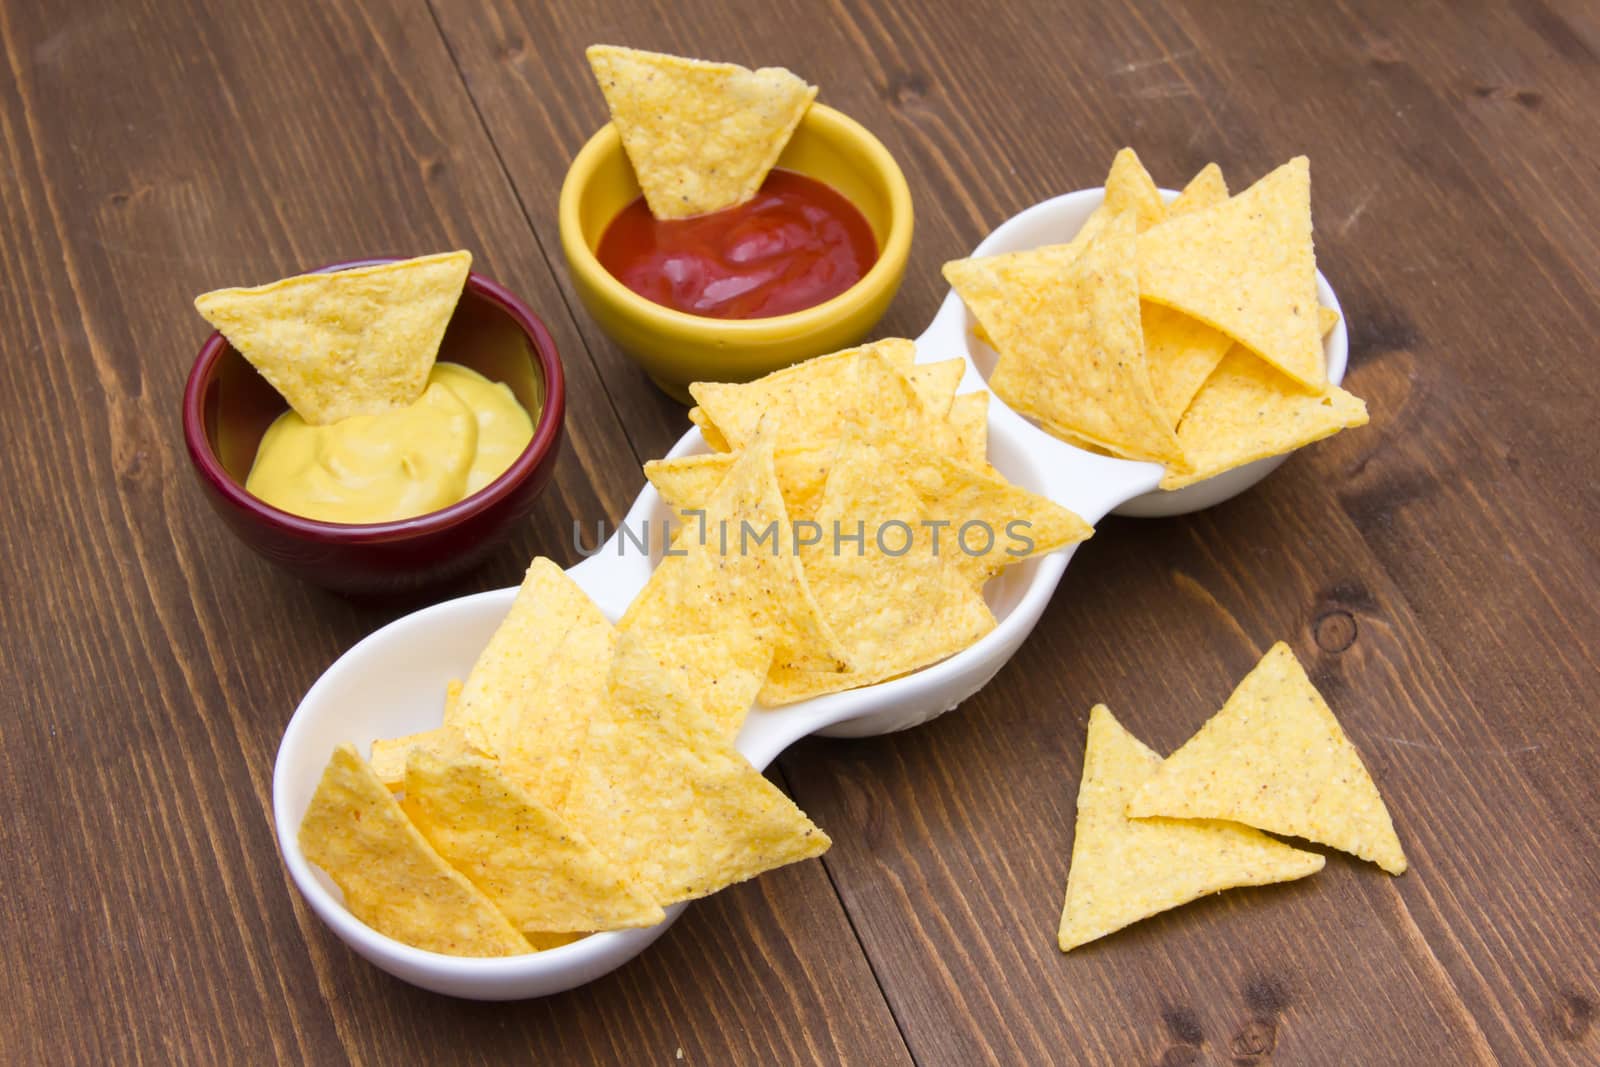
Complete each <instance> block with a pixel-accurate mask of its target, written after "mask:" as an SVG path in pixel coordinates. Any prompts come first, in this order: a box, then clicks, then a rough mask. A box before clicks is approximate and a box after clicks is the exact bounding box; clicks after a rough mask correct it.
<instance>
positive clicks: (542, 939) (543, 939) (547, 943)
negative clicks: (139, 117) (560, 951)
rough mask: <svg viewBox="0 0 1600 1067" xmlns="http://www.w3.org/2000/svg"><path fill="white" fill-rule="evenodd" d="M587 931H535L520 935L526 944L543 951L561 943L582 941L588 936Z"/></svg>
mask: <svg viewBox="0 0 1600 1067" xmlns="http://www.w3.org/2000/svg"><path fill="white" fill-rule="evenodd" d="M589 933H590V931H584V932H582V933H566V934H552V933H547V932H545V931H539V932H537V933H525V934H523V935H522V936H524V937H526V938H527V939H528V944H530V945H532V946H533V947H534V949H535V950H536V951H539V952H545V951H548V950H549V949H553V948H560V947H561V946H562V945H570V944H572V943H573V942H574V941H582V940H583V939H584V938H586V937H588V936H589Z"/></svg>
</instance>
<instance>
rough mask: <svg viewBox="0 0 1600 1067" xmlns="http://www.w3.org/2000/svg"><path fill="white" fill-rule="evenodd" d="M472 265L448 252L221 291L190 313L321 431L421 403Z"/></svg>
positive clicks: (200, 300)
mask: <svg viewBox="0 0 1600 1067" xmlns="http://www.w3.org/2000/svg"><path fill="white" fill-rule="evenodd" d="M471 267H472V255H471V254H470V253H468V252H446V253H444V254H442V255H436V256H423V257H421V258H420V259H407V260H403V261H401V262H399V263H383V264H380V265H378V266H375V267H357V268H354V269H352V270H341V271H331V272H327V273H323V274H301V275H299V276H297V277H294V278H285V279H283V280H282V281H276V282H273V283H272V284H270V285H262V286H257V287H255V288H253V289H218V290H216V291H215V292H211V293H205V294H203V295H201V296H199V297H196V298H195V302H194V306H195V308H196V309H197V310H198V311H199V312H200V314H202V315H204V316H205V318H206V321H207V322H209V323H211V325H213V326H215V327H216V328H217V329H218V330H221V331H222V334H223V336H224V337H226V338H227V339H228V341H229V342H230V343H231V344H232V345H233V346H234V347H235V348H237V349H238V350H239V352H240V353H241V354H242V355H243V356H244V358H245V359H247V360H249V361H250V364H251V366H253V367H255V369H256V370H258V371H260V372H261V376H262V377H263V378H265V379H266V380H267V381H268V382H270V383H271V384H272V387H273V388H274V389H276V390H277V391H278V392H279V393H281V394H283V398H284V399H285V400H287V401H288V402H289V406H290V407H292V408H294V410H295V411H296V412H298V413H299V415H300V417H301V418H303V419H305V420H306V421H307V422H309V423H311V424H312V425H313V426H322V425H326V424H328V423H330V422H337V421H339V420H340V419H343V418H348V417H349V416H351V415H377V414H379V413H381V412H385V411H391V410H394V409H396V408H402V407H405V406H407V405H408V404H412V403H415V402H416V400H417V398H418V397H420V396H421V395H422V391H423V389H425V388H426V387H427V384H428V372H429V371H431V370H432V369H433V361H434V358H435V357H436V356H437V355H438V353H439V342H440V340H441V339H443V337H444V330H445V327H446V326H447V325H448V324H449V322H450V316H451V315H452V314H454V313H455V308H456V301H458V300H459V299H460V298H461V287H462V286H463V285H465V284H466V281H467V272H468V271H469V270H470V269H471Z"/></svg>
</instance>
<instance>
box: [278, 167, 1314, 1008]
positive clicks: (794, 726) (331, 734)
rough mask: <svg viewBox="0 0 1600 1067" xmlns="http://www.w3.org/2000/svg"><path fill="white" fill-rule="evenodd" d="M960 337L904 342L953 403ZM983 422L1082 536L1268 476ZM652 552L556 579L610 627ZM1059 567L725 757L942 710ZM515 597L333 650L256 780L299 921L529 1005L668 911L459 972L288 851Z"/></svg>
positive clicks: (974, 364) (673, 913)
mask: <svg viewBox="0 0 1600 1067" xmlns="http://www.w3.org/2000/svg"><path fill="white" fill-rule="evenodd" d="M1165 195H1167V196H1168V197H1169V198H1170V197H1171V196H1172V195H1174V194H1171V193H1167V194H1165ZM1101 198H1102V193H1101V191H1100V190H1099V189H1093V190H1085V191H1082V192H1077V193H1068V194H1066V195H1065V196H1060V197H1056V198H1055V199H1053V200H1048V201H1045V202H1044V203H1042V204H1039V205H1036V206H1035V207H1032V208H1029V209H1028V210H1027V211H1024V212H1022V213H1021V214H1020V215H1017V216H1016V217H1014V218H1012V219H1010V220H1009V221H1007V222H1006V223H1004V224H1002V225H1001V226H1000V227H999V228H998V229H996V230H995V231H994V233H992V234H990V236H989V237H988V238H987V239H986V240H985V241H984V242H983V243H982V244H980V245H979V246H978V248H977V250H976V251H975V253H974V254H975V255H989V254H993V253H999V252H1008V251H1015V250H1018V249H1023V248H1031V247H1035V246H1038V245H1041V244H1049V243H1054V242H1060V241H1065V240H1068V239H1070V238H1071V237H1072V235H1073V234H1075V233H1076V232H1077V230H1078V227H1079V226H1081V225H1082V224H1083V222H1084V220H1085V219H1087V218H1088V216H1089V213H1090V212H1091V211H1093V210H1094V208H1095V207H1096V206H1098V205H1099V203H1100V201H1101ZM1317 285H1318V291H1319V294H1320V296H1321V298H1322V300H1323V302H1324V303H1326V304H1328V305H1329V306H1330V307H1334V308H1337V307H1338V303H1337V301H1336V300H1335V299H1334V296H1333V292H1332V290H1331V289H1329V288H1328V285H1327V283H1326V282H1325V281H1324V280H1323V279H1322V277H1321V276H1320V275H1318V278H1317ZM972 325H973V324H972V322H971V320H970V319H969V317H968V315H967V312H966V309H965V307H964V306H963V305H962V304H961V301H960V299H959V298H958V297H956V295H955V294H954V293H951V294H950V295H949V296H948V297H947V298H946V299H945V302H944V304H943V305H942V306H941V307H940V309H939V312H938V314H937V315H936V316H935V317H934V320H933V322H932V323H931V324H930V325H929V327H928V329H927V330H926V331H924V333H923V335H922V336H921V337H920V338H918V341H917V359H918V360H919V361H921V362H932V361H935V360H941V359H949V358H952V357H960V358H962V359H964V360H966V362H967V373H966V377H965V378H964V379H963V381H962V385H961V389H962V391H964V392H965V391H970V390H973V389H978V388H983V386H984V376H985V375H986V374H987V372H988V371H989V370H991V369H992V368H993V365H994V353H993V352H991V351H989V350H988V349H987V348H985V347H984V346H982V345H981V344H979V343H978V342H977V341H975V340H974V339H973V337H972ZM1345 346H1346V340H1345V330H1344V325H1343V322H1342V321H1341V323H1340V325H1339V327H1338V328H1337V329H1336V330H1335V331H1334V332H1333V333H1332V334H1331V335H1330V336H1329V339H1328V370H1329V375H1330V377H1331V378H1332V379H1333V380H1334V381H1336V382H1337V381H1339V380H1340V379H1341V378H1342V377H1343V373H1344V367H1345V356H1346V347H1345ZM989 410H990V415H989V458H990V461H991V462H992V463H993V464H994V465H995V466H996V467H997V468H998V469H999V470H1000V471H1001V472H1002V473H1003V474H1005V476H1006V477H1007V478H1009V479H1010V480H1011V481H1013V482H1015V483H1017V484H1019V485H1023V486H1026V487H1027V488H1029V489H1032V490H1034V491H1036V492H1039V493H1042V494H1044V495H1046V496H1048V497H1050V498H1051V499H1053V500H1055V501H1057V502H1058V503H1060V504H1062V505H1064V506H1066V507H1068V508H1071V509H1072V510H1073V511H1075V512H1077V513H1078V514H1079V515H1081V516H1083V518H1084V519H1086V520H1087V521H1089V522H1091V523H1097V522H1099V520H1100V519H1101V518H1103V517H1104V516H1105V515H1106V514H1107V513H1108V512H1110V511H1112V510H1113V509H1116V510H1118V511H1119V512H1121V513H1124V514H1135V515H1170V514H1178V513H1180V512H1184V511H1192V510H1195V509H1197V508H1203V507H1208V506H1210V505H1212V504H1215V503H1218V502H1220V501H1221V500H1224V499H1226V498H1227V497H1229V496H1232V495H1234V494H1235V493H1238V492H1241V491H1243V490H1244V489H1246V488H1248V487H1249V486H1251V485H1253V484H1254V483H1255V482H1257V481H1259V480H1260V479H1261V478H1262V477H1265V476H1266V474H1267V473H1269V472H1270V471H1271V469H1272V468H1273V467H1274V466H1276V465H1277V464H1278V463H1279V462H1280V461H1281V458H1273V459H1269V460H1263V461H1261V462H1259V463H1254V464H1251V465H1249V466H1247V467H1242V468H1240V469H1238V470H1237V471H1232V472H1229V473H1228V474H1224V475H1221V476H1219V477H1217V478H1213V479H1210V480H1208V481H1206V482H1201V483H1198V484H1196V485H1194V486H1191V487H1189V488H1187V489H1183V490H1180V491H1178V492H1175V493H1161V492H1159V491H1157V490H1156V485H1157V483H1158V482H1159V481H1160V479H1161V468H1160V467H1158V466H1156V465H1155V464H1151V463H1135V462H1130V461H1127V460H1119V459H1110V458H1107V457H1104V456H1098V455H1094V454H1092V453H1089V452H1085V451H1083V450H1082V449H1078V448H1074V447H1072V446H1071V445H1068V444H1065V443H1064V442H1062V441H1059V440H1057V439H1056V438H1054V437H1051V436H1050V435H1048V434H1046V433H1045V432H1044V431H1042V430H1040V429H1039V428H1037V427H1036V426H1034V425H1033V424H1031V423H1030V422H1028V421H1027V420H1026V419H1024V418H1022V417H1021V416H1019V415H1018V414H1016V412H1014V411H1012V410H1011V409H1010V408H1008V407H1007V406H1006V405H1005V404H1004V403H1002V402H1000V401H999V399H998V398H995V399H993V400H992V401H991V403H990V409H989ZM706 450H707V448H706V445H705V441H704V439H703V438H702V437H701V436H700V432H699V430H690V432H689V433H687V434H685V435H684V437H683V438H682V439H681V440H680V441H679V442H678V443H677V445H676V446H675V447H674V448H673V449H672V451H671V452H670V453H669V455H671V456H682V455H689V454H693V453H696V452H704V451H706ZM666 518H668V510H667V508H666V505H665V504H664V503H663V502H662V500H661V498H660V496H659V495H658V494H657V493H656V492H655V490H654V489H653V488H651V487H650V486H648V485H646V486H645V488H644V491H643V492H642V493H640V495H639V498H638V499H637V500H636V501H635V502H634V504H633V507H632V508H631V509H629V512H628V516H627V518H626V520H625V523H626V525H627V526H628V528H630V529H633V530H640V529H643V528H644V524H645V523H646V521H649V522H650V528H651V529H653V530H659V529H661V523H662V522H663V521H664V520H665V519H666ZM652 547H653V548H654V550H655V551H654V552H653V553H651V554H646V553H643V552H640V551H638V550H637V549H636V548H635V547H634V546H633V545H632V544H627V545H624V544H623V543H622V542H621V541H619V539H617V538H615V537H614V538H612V540H611V541H609V542H608V543H607V544H606V545H605V546H604V547H603V548H602V549H601V550H600V552H598V553H597V554H596V555H594V556H592V557H590V558H589V559H587V560H585V561H584V562H582V563H580V564H578V565H577V566H576V567H573V568H572V570H571V572H570V573H571V575H572V577H573V578H574V580H576V581H577V582H578V584H579V585H581V586H582V587H583V588H584V589H585V590H586V591H587V592H588V593H589V595H590V596H592V597H593V598H594V599H595V601H596V603H598V604H599V605H600V607H601V609H602V610H603V611H604V612H605V613H606V614H607V615H608V616H609V617H611V618H612V619H616V618H618V617H619V616H620V615H621V614H622V611H623V609H624V608H626V607H627V605H628V603H629V601H631V600H632V599H633V597H634V595H635V594H636V593H637V592H638V591H639V589H640V588H641V587H642V586H643V585H644V582H645V579H646V578H648V577H649V575H650V572H651V570H652V569H653V567H654V565H655V562H656V559H657V556H658V554H659V551H660V547H661V546H660V545H659V544H655V545H653V546H652ZM624 549H626V550H624ZM1072 555H1073V550H1072V549H1067V550H1064V551H1061V552H1057V553H1053V554H1051V555H1047V556H1042V557H1036V558H1034V559H1030V560H1028V561H1026V562H1024V563H1022V564H1019V565H1018V566H1015V567H1012V568H1010V569H1009V570H1007V571H1006V572H1005V573H1004V574H1003V575H1001V576H1000V577H999V578H997V579H995V580H993V581H991V582H990V583H989V585H988V587H987V588H986V589H985V596H986V598H987V599H988V601H989V604H990V607H991V608H992V609H993V610H994V614H995V618H996V620H997V622H998V625H996V627H995V628H994V630H993V631H991V632H990V633H989V634H988V635H987V636H985V637H984V638H983V639H982V640H981V641H979V642H978V643H977V644H975V645H973V646H972V647H970V648H967V649H965V650H963V651H961V652H959V653H957V654H956V655H954V656H952V657H950V658H949V659H947V660H944V661H943V662H940V663H936V664H934V665H933V666H931V667H927V668H925V669H923V670H920V671H918V672H916V673H915V674H911V675H907V676H906V677H903V678H897V679H894V680H892V681H889V682H884V683H882V684H879V685H875V686H870V687H868V688H865V689H856V690H852V691H850V692H845V693H835V694H832V695H829V696H824V697H819V698H817V699H815V700H809V701H805V702H803V703H800V704H794V705H791V706H789V707H786V708H780V709H775V710H765V709H760V708H757V709H753V710H752V711H751V712H750V715H749V717H748V718H747V719H746V721H745V725H744V728H743V730H742V731H741V732H740V734H739V738H738V747H739V750H740V751H741V752H743V753H744V755H745V756H746V757H747V758H748V759H749V760H750V762H751V763H752V764H754V765H755V766H756V767H758V768H764V767H766V766H767V764H769V763H770V762H771V761H772V760H773V759H774V758H775V757H776V756H777V755H778V753H780V752H782V751H783V750H784V749H785V748H787V747H788V746H789V745H790V744H792V743H793V742H795V741H797V740H798V739H800V738H802V737H805V736H807V735H808V734H814V733H822V734H827V735H830V736H835V737H866V736H870V735H873V734H881V733H888V732H890V731H893V730H903V729H906V728H907V727H911V726H915V725H917V724H919V723H922V722H926V721H927V720H929V719H931V718H934V717H935V716H938V715H940V714H943V713H944V712H946V711H950V710H952V709H953V708H955V707H956V706H957V705H958V704H960V703H961V702H962V701H963V700H965V699H966V698H967V697H969V696H971V695H972V694H973V693H975V692H977V691H978V690H979V689H980V688H982V687H983V686H984V685H985V684H987V683H988V681H989V679H991V678H993V677H994V675H995V673H996V672H998V671H999V670H1000V668H1001V667H1003V666H1004V665H1005V664H1006V661H1008V660H1009V659H1010V658H1011V656H1012V654H1013V653H1015V652H1016V650H1017V648H1018V647H1019V646H1020V645H1021V644H1022V641H1023V639H1024V638H1026V637H1027V636H1028V634H1029V633H1030V632H1031V631H1032V629H1033V627H1034V624H1035V623H1037V622H1038V621H1039V616H1040V614H1041V613H1042V612H1043V611H1044V607H1045V605H1046V604H1047V603H1049V600H1050V596H1051V594H1052V593H1054V592H1055V589H1056V585H1057V583H1058V582H1059V581H1060V580H1061V575H1062V573H1063V572H1064V571H1065V570H1066V567H1067V563H1068V562H1069V561H1070V560H1071V558H1072ZM515 593H516V590H514V589H499V590H494V591H492V592H488V593H480V594H478V595H476V596H469V597H462V598H460V599H458V600H452V601H447V602H445V603H442V604H436V605H434V606H433V607H430V608H425V609H423V610H421V611H418V612H415V613H414V614H411V615H408V616H406V617H405V618H402V619H399V620H397V621H395V622H393V623H391V624H390V625H388V626H385V627H384V628H383V629H381V630H378V631H377V632H376V633H373V634H371V635H370V636H368V637H367V638H366V639H365V640H363V641H361V642H360V643H359V644H357V645H356V646H355V647H354V648H352V649H350V651H348V652H346V653H345V654H344V655H343V656H341V657H340V658H339V659H338V661H336V662H335V663H334V664H333V666H331V667H329V668H328V670H327V671H326V672H325V673H324V674H323V676H322V677H321V678H320V679H318V680H317V682H316V684H315V685H313V686H312V687H311V689H310V691H309V692H307V693H306V695H305V697H304V699H302V700H301V702H300V706H299V707H298V708H297V709H296V710H295V713H294V716H293V718H292V719H291V720H290V721H289V726H288V728H287V729H286V730H285V732H284V735H283V741H282V743H281V744H280V746H279V748H278V759H277V764H276V767H275V769H274V773H273V783H272V790H273V816H274V818H275V820H276V822H277V832H278V844H279V847H280V849H281V850H282V852H283V858H284V862H285V864H286V865H287V866H288V868H289V873H290V875H291V877H293V879H294V882H295V885H296V886H298V887H299V889H300V892H301V893H302V894H303V895H304V896H305V898H306V901H307V902H308V903H309V904H310V905H311V908H312V910H314V911H315V912H316V913H317V915H318V916H319V917H320V918H321V919H322V920H323V921H324V922H326V923H327V924H328V926H329V927H330V928H332V930H333V931H334V932H335V933H336V934H337V935H338V936H339V937H340V938H341V939H342V940H344V941H345V943H346V944H348V945H349V946H350V947H351V948H353V949H354V950H355V951H356V952H358V953H360V954H361V955H362V956H364V957H365V958H366V959H368V960H370V961H371V962H372V963H374V964H376V965H377V966H378V967H381V968H382V969H383V970H385V971H387V972H389V973H390V974H393V975H395V976H396V977H399V978H402V979H404V980H405V981H408V982H411V983H412V984H414V985H418V986H422V987H423V988H425V989H431V990H435V991H437V992H440V993H447V994H451V995H453V996H460V997H470V998H473V999H478V1000H513V999H521V998H525V997H535V996H543V995H545V994H549V993H557V992H561V991H563V990H566V989H571V988H573V987H574V986H578V985H581V984H583V983H585V982H588V981H591V980H592V979H594V978H597V977H599V976H600V975H603V974H605V973H607V972H608V971H611V970H613V969H615V968H616V967H619V966H621V965H622V964H623V963H625V962H627V961H628V960H630V959H632V958H633V957H634V956H636V955H638V954H639V953H640V952H642V951H643V950H644V949H645V948H646V947H647V946H648V945H649V944H650V943H651V942H652V941H654V940H655V939H656V938H657V937H659V936H661V934H662V933H663V932H665V930H666V928H667V927H668V926H669V925H671V923H672V922H673V920H674V919H676V918H677V917H678V915H680V914H681V913H682V911H683V908H684V905H681V904H680V905H677V906H675V907H672V908H669V909H667V919H666V921H665V922H663V923H661V924H660V925H658V926H655V927H651V928H649V929H646V930H625V931H617V932H611V933H602V934H594V935H591V936H589V937H586V938H584V939H583V940H581V941H576V942H574V943H573V944H570V945H565V946H562V947H561V948H556V949H550V950H547V951H544V952H539V953H534V954H532V955H528V956H518V957H509V958H504V959H464V958H459V957H453V956H444V955H440V954H438V953H433V952H425V951H422V950H420V949H415V948H412V947H410V946H408V945H404V944H401V943H399V942H397V941H394V940H391V939H390V938H388V937H385V936H383V935H382V934H379V933H377V932H376V931H374V930H372V929H371V928H370V927H368V926H366V925H365V924H364V923H362V922H360V921H359V920H357V919H356V918H355V917H354V916H352V915H351V914H350V913H349V912H348V911H346V910H345V908H344V905H343V903H342V902H341V898H340V895H339V891H338V889H337V888H336V887H335V886H334V885H333V883H332V882H331V881H330V880H329V879H328V878H327V877H326V876H325V875H323V874H322V873H321V872H320V871H319V870H317V869H316V868H314V867H313V866H312V865H311V864H309V863H308V862H307V861H306V859H305V856H304V855H303V854H302V853H301V851H300V847H299V844H298V842H297V840H296V831H297V829H298V827H299V825H300V820H301V818H302V816H303V815H304V814H305V810H306V807H307V806H308V805H309V803H310V800H311V795H312V793H313V792H314V791H315V789H316V785H317V781H318V779H319V778H320V776H321V773H322V768H323V766H324V765H325V764H326V763H327V760H328V756H329V753H331V752H332V751H333V748H334V746H335V745H337V744H338V743H340V742H343V741H349V742H352V743H354V744H355V745H356V746H357V747H358V748H359V749H361V750H362V751H365V750H366V747H367V746H368V745H369V744H370V743H371V742H372V741H373V740H374V739H376V738H380V737H395V736H399V735H401V734H406V733H411V732H413V731H417V730H424V729H428V728H431V727H433V726H437V725H438V723H439V718H440V714H441V709H442V708H443V702H444V692H445V684H446V683H447V682H448V681H449V680H450V679H452V678H465V677H466V676H467V673H468V672H469V671H470V670H471V668H472V664H473V662H474V661H475V660H476V659H477V657H478V653H479V652H480V651H481V650H482V649H483V647H484V645H485V644H487V643H488V640H489V636H490V634H492V633H493V632H494V629H495V627H496V626H498V625H499V623H500V620H501V619H502V618H503V617H504V616H505V614H506V612H507V610H509V608H510V605H511V601H512V598H513V597H514V596H515Z"/></svg>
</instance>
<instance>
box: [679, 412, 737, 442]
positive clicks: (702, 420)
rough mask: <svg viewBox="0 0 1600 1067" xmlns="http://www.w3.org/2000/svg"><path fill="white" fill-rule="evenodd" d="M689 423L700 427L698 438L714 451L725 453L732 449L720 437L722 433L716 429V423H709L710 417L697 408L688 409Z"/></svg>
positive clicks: (723, 438) (725, 440)
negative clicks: (701, 438)
mask: <svg viewBox="0 0 1600 1067" xmlns="http://www.w3.org/2000/svg"><path fill="white" fill-rule="evenodd" d="M689 421H690V422H692V423H694V424H695V425H696V426H698V427H700V436H701V437H704V438H705V439H706V444H708V445H710V446H711V448H712V449H713V450H714V451H717V452H726V451H728V450H729V448H730V447H732V446H730V445H729V444H728V439H727V438H726V437H724V436H722V431H721V430H719V429H717V426H716V423H714V422H712V421H711V416H709V415H707V414H706V413H705V412H704V411H701V410H700V409H699V408H698V407H693V408H690V409H689Z"/></svg>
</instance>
